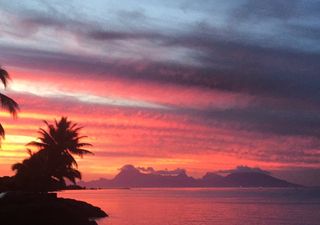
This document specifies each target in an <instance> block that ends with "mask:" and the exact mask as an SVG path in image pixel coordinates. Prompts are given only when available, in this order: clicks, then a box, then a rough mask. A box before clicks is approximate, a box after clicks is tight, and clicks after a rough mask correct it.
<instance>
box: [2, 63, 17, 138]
mask: <svg viewBox="0 0 320 225" xmlns="http://www.w3.org/2000/svg"><path fill="white" fill-rule="evenodd" d="M9 79H10V76H9V74H8V72H7V71H6V70H4V69H3V68H1V67H0V80H1V82H2V84H3V86H4V87H5V88H6V87H7V84H8V80H9ZM0 102H1V106H2V108H3V109H5V110H7V111H8V112H9V113H10V114H11V115H12V116H13V117H16V116H17V111H18V110H19V105H18V104H17V103H16V102H15V101H14V100H13V99H12V98H9V97H8V96H6V95H4V94H2V93H0ZM4 136H5V131H4V129H3V127H2V125H1V124H0V137H1V138H4Z"/></svg>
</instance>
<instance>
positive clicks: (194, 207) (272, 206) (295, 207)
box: [58, 188, 320, 225]
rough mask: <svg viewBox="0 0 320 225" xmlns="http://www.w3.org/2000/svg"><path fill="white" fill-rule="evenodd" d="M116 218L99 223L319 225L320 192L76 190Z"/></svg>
mask: <svg viewBox="0 0 320 225" xmlns="http://www.w3.org/2000/svg"><path fill="white" fill-rule="evenodd" d="M58 195H59V196H60V197H66V198H74V199H78V200H83V201H86V202H89V203H91V204H93V205H96V206H98V207H100V208H102V209H103V210H105V211H106V212H107V213H108V214H109V215H110V217H108V218H105V219H99V220H97V222H98V223H99V225H319V224H320V189H305V188H299V189H294V188H292V189H290V188H288V189H277V188H136V189H135V188H134V189H107V190H76V191H63V192H60V193H58Z"/></svg>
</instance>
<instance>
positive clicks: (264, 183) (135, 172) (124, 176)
mask: <svg viewBox="0 0 320 225" xmlns="http://www.w3.org/2000/svg"><path fill="white" fill-rule="evenodd" d="M78 184H79V185H81V186H84V187H86V188H124V187H301V185H298V184H294V183H290V182H287V181H285V180H281V179H278V178H275V177H273V176H271V175H269V174H266V173H263V172H257V171H246V172H233V173H230V174H228V175H226V176H221V175H219V174H217V173H210V172H208V173H206V174H205V175H204V176H203V177H202V178H199V179H196V178H193V177H191V176H188V175H187V173H186V172H185V171H184V170H182V171H180V172H179V173H178V174H174V175H161V174H154V173H144V172H142V171H140V170H139V169H137V168H136V167H134V166H132V165H126V166H123V167H122V169H121V171H120V172H119V174H117V175H116V176H115V177H114V178H113V179H106V178H100V179H98V180H93V181H88V182H85V181H81V182H79V183H78Z"/></svg>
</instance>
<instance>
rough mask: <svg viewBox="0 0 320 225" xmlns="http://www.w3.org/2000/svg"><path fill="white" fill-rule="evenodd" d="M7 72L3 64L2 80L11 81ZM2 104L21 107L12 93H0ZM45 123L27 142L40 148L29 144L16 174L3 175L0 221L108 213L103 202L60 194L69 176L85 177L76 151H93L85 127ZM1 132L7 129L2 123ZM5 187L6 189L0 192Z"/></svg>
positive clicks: (88, 224)
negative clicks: (97, 203)
mask: <svg viewBox="0 0 320 225" xmlns="http://www.w3.org/2000/svg"><path fill="white" fill-rule="evenodd" d="M8 79H9V75H8V72H7V71H6V70H4V69H2V68H1V67H0V80H1V82H2V83H3V85H4V86H5V87H6V86H7V83H8ZM0 101H1V105H2V107H3V108H4V109H6V110H7V111H8V112H9V113H11V114H12V115H13V116H14V117H16V115H17V110H18V109H19V106H18V104H17V103H16V102H15V101H14V100H12V99H11V98H9V97H7V96H5V95H3V94H1V93H0ZM44 122H45V124H46V126H47V127H46V129H43V128H40V129H39V132H38V133H39V137H38V141H33V142H30V143H28V144H27V146H29V147H33V148H36V149H37V151H36V152H33V151H31V150H30V149H27V150H28V153H29V157H28V158H26V159H25V160H23V161H22V162H21V163H16V164H14V165H13V166H12V170H14V171H15V175H14V176H12V177H8V176H6V177H0V221H1V224H5V225H31V224H32V225H38V224H39V225H40V224H41V225H43V224H46V225H94V224H96V222H95V221H93V220H91V218H99V217H105V216H107V214H106V213H105V212H103V211H102V210H101V209H100V208H98V207H94V206H92V205H90V204H88V203H86V202H81V201H76V200H73V199H63V198H57V196H56V194H55V193H49V192H50V191H57V190H62V189H68V187H67V185H66V184H67V180H69V181H70V182H72V183H73V185H72V186H71V187H69V188H77V189H78V188H79V186H77V185H76V179H81V173H80V171H79V170H78V164H77V161H76V159H75V158H74V156H80V157H83V156H84V155H87V154H92V152H91V151H89V150H87V149H86V147H89V146H91V144H89V143H85V142H82V139H83V138H85V137H86V136H81V135H80V133H79V132H80V131H81V128H82V127H80V126H78V125H77V124H76V123H73V122H72V121H70V120H68V118H67V117H62V118H61V119H60V120H59V121H57V120H55V121H54V122H53V123H52V124H51V123H48V122H47V121H44ZM0 137H1V138H4V137H5V132H4V129H3V127H2V126H1V124H0ZM1 192H2V193H1Z"/></svg>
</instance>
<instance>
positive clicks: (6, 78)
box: [0, 67, 10, 87]
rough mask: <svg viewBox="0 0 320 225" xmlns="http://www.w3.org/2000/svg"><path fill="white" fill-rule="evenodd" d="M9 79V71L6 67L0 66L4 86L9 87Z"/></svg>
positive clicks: (0, 76) (0, 77) (0, 78)
mask: <svg viewBox="0 0 320 225" xmlns="http://www.w3.org/2000/svg"><path fill="white" fill-rule="evenodd" d="M9 79H10V76H9V73H8V72H7V71H6V70H5V69H3V68H1V67H0V80H1V82H2V84H3V85H4V87H7V85H8V80H9Z"/></svg>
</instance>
